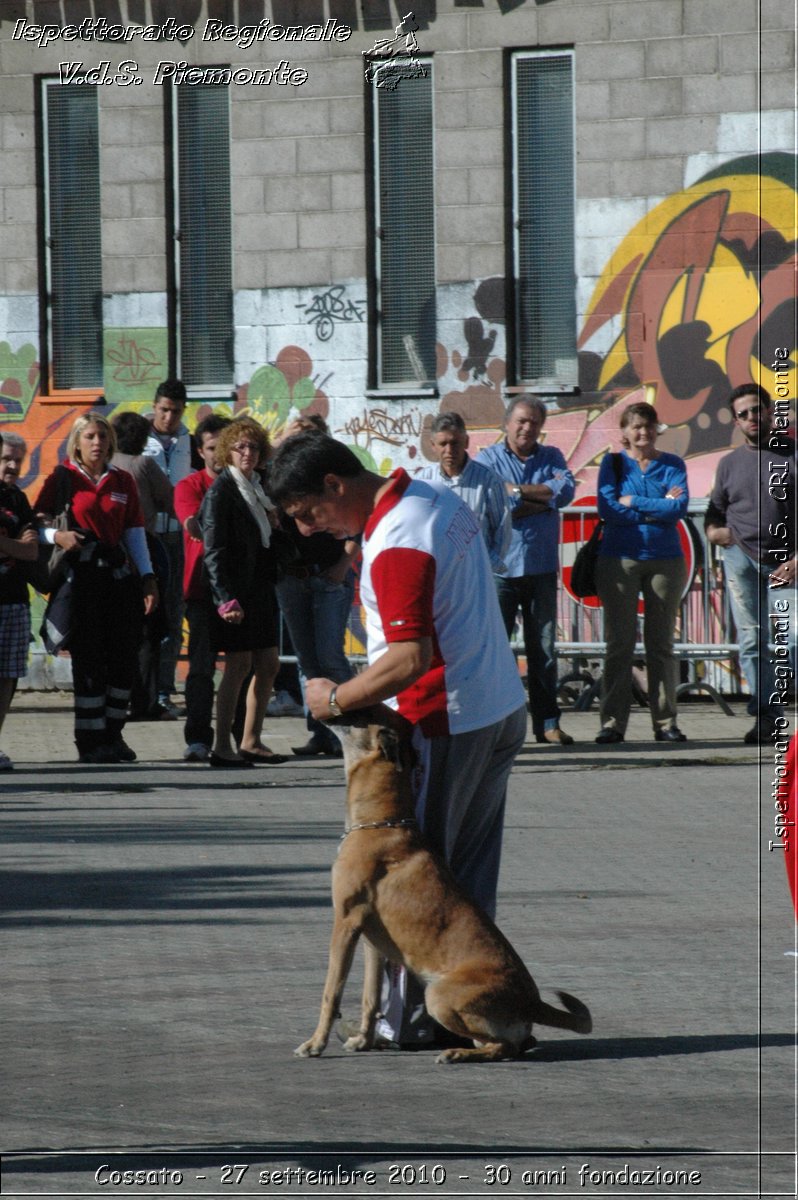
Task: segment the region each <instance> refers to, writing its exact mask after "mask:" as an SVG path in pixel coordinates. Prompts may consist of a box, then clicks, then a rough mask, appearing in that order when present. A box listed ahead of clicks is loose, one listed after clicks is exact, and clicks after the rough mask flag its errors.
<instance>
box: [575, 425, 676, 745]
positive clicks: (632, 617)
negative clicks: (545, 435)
mask: <svg viewBox="0 0 798 1200" xmlns="http://www.w3.org/2000/svg"><path fill="white" fill-rule="evenodd" d="M657 433H658V421H657V414H656V412H655V411H654V409H653V408H652V407H651V405H650V404H631V405H630V406H629V407H628V408H627V409H625V410H624V412H623V415H622V416H621V444H622V445H623V447H624V452H623V453H622V454H619V455H617V456H616V455H612V454H606V455H605V456H604V459H603V461H602V463H601V467H600V468H599V478H598V511H599V516H600V517H601V519H602V520H603V521H604V534H603V536H602V540H601V547H600V550H599V559H598V564H597V568H596V582H597V585H598V594H599V599H600V600H601V603H602V605H603V607H604V635H605V638H606V642H607V657H606V661H605V665H604V676H603V679H602V683H601V731H600V733H599V735H598V737H597V738H596V741H597V742H599V743H608V742H622V741H623V739H624V734H625V733H626V725H627V722H628V720H629V710H630V708H631V706H632V661H633V658H634V648H635V642H636V641H637V602H638V597H639V596H640V593H641V592H642V595H643V644H644V646H645V652H646V671H647V675H648V706H649V709H650V711H651V720H652V723H653V726H654V737H655V738H656V740H657V741H658V742H684V741H686V740H687V739H686V738H685V735H684V734H683V733H682V731H681V730H680V729H679V727H678V725H677V724H676V684H677V664H676V660H675V658H674V655H673V635H674V628H675V625H676V615H677V612H678V610H679V602H680V600H681V597H682V593H683V591H684V584H685V578H686V567H685V562H684V555H683V553H682V548H681V543H680V541H679V532H678V530H677V528H676V525H677V522H678V521H679V520H680V519H681V518H682V517H683V516H684V515H685V513H686V512H687V502H688V498H689V497H688V493H687V470H686V467H685V465H684V461H683V460H682V459H681V458H679V457H677V455H675V454H665V453H664V452H661V451H659V450H657V448H656V442H657ZM614 459H615V460H616V461H615V462H614V461H613V460H614Z"/></svg>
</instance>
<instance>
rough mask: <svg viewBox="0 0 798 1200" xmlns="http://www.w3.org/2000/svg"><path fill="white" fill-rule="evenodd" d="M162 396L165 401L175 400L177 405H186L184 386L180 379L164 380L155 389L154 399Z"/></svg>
mask: <svg viewBox="0 0 798 1200" xmlns="http://www.w3.org/2000/svg"><path fill="white" fill-rule="evenodd" d="M161 396H164V397H165V398H166V399H167V400H176V401H177V403H178V404H185V403H186V399H187V396H186V385H185V384H184V383H183V380H182V379H164V381H163V383H159V384H158V386H157V388H156V389H155V399H156V400H159V399H160V398H161Z"/></svg>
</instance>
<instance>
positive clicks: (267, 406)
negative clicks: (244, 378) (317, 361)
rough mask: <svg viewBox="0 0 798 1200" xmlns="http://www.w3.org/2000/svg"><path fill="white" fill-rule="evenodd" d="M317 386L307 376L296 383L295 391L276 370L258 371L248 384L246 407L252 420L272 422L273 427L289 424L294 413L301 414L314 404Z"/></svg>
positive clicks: (259, 368)
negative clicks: (269, 419) (253, 418)
mask: <svg viewBox="0 0 798 1200" xmlns="http://www.w3.org/2000/svg"><path fill="white" fill-rule="evenodd" d="M315 395H316V386H315V384H314V383H313V381H312V380H311V379H308V378H307V376H304V377H302V378H301V379H297V380H296V381H295V383H294V386H293V388H291V387H290V385H289V382H288V380H287V379H286V377H285V375H284V374H283V372H282V371H280V370H279V369H278V368H277V367H272V366H266V367H258V369H257V371H256V372H255V374H254V375H253V376H252V378H251V379H250V381H249V388H248V389H247V407H248V408H249V409H250V411H251V412H252V414H253V416H255V417H257V418H258V419H260V420H262V421H266V419H267V418H268V417H270V418H271V422H270V423H272V424H274V425H276V426H281V425H284V424H285V423H286V421H287V420H288V414H289V413H290V412H291V409H294V408H295V409H298V410H299V411H300V412H301V411H302V409H303V408H307V407H308V405H309V404H312V403H313V398H314V396H315Z"/></svg>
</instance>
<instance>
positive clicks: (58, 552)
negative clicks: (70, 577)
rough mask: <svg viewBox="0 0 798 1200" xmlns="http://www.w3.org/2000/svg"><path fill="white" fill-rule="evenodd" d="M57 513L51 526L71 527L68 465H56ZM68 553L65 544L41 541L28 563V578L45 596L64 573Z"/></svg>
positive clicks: (70, 486)
mask: <svg viewBox="0 0 798 1200" xmlns="http://www.w3.org/2000/svg"><path fill="white" fill-rule="evenodd" d="M55 475H56V493H55V508H56V514H55V517H54V519H53V523H52V526H51V528H52V529H54V530H55V531H56V532H63V531H64V530H67V529H69V528H70V520H71V510H72V503H71V501H72V483H71V480H70V477H69V469H68V468H67V467H62V466H59V467H56V469H55ZM66 553H67V551H66V550H64V548H63V546H57V545H55V543H50V542H40V543H39V556H38V558H37V559H36V561H35V562H32V563H29V564H28V569H27V579H28V583H30V584H31V585H32V586H33V587H35V589H36V591H37V592H41V594H42V595H43V596H47V595H50V594H52V593H53V592H54V591H55V590H56V588H57V587H58V584H59V582H60V580H61V579H62V578H63V574H64V555H65V554H66Z"/></svg>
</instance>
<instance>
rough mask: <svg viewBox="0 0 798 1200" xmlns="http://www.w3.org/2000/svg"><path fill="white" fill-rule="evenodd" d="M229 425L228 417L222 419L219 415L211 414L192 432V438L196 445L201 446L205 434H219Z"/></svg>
mask: <svg viewBox="0 0 798 1200" xmlns="http://www.w3.org/2000/svg"><path fill="white" fill-rule="evenodd" d="M230 424H232V419H231V418H230V417H223V416H222V415H221V413H211V414H210V415H209V416H207V417H203V418H202V420H201V421H200V423H199V425H198V426H197V428H196V429H195V430H194V438H195V440H196V443H197V445H198V446H201V445H202V439H203V438H204V437H205V434H206V433H221V432H222V430H223V429H224V428H225V427H226V426H227V425H230Z"/></svg>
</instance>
